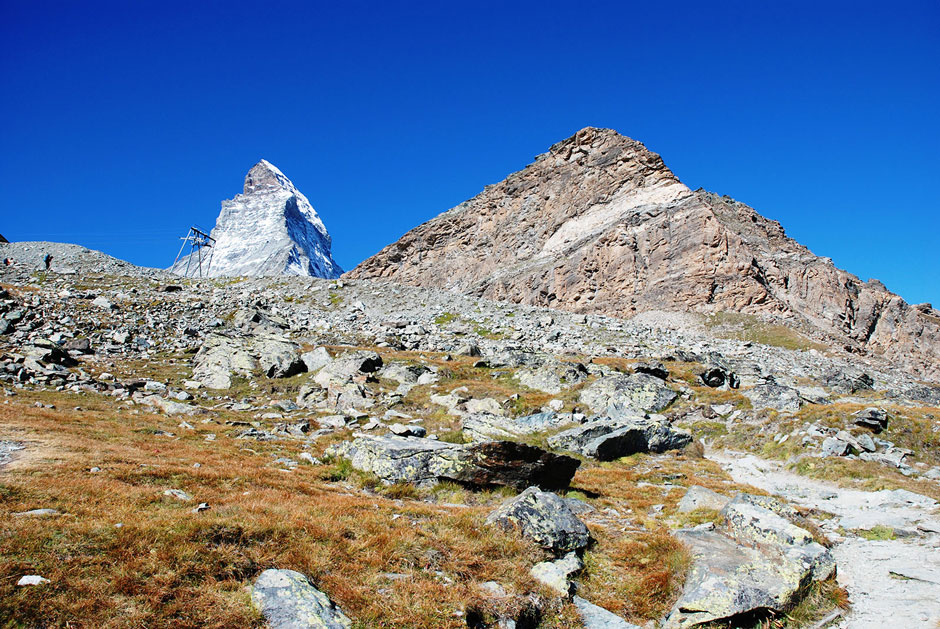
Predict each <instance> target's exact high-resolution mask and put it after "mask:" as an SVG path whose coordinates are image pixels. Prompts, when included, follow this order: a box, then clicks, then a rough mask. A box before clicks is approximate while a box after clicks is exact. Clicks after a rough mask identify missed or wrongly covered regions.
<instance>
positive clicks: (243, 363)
mask: <svg viewBox="0 0 940 629" xmlns="http://www.w3.org/2000/svg"><path fill="white" fill-rule="evenodd" d="M193 363H194V365H195V366H194V368H193V380H195V381H196V382H200V383H201V384H202V385H203V386H205V387H207V388H209V389H228V388H229V387H231V386H232V376H235V375H239V376H247V375H249V374H251V372H252V371H254V369H255V368H256V365H257V363H256V362H255V358H254V356H252V354H251V352H250V351H249V348H248V347H247V346H246V343H245V342H244V340H242V339H236V338H231V337H228V336H222V335H219V334H211V335H209V336H208V337H207V338H206V339H205V341H204V342H203V344H202V347H200V348H199V351H198V352H197V353H196V356H195V358H194V359H193Z"/></svg>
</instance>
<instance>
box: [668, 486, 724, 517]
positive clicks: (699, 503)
mask: <svg viewBox="0 0 940 629" xmlns="http://www.w3.org/2000/svg"><path fill="white" fill-rule="evenodd" d="M730 500H731V499H730V498H728V497H726V496H722V495H721V494H719V493H718V492H716V491H712V490H711V489H708V488H706V487H702V486H701V485H692V486H691V487H689V489H688V491H686V492H685V495H684V496H682V499H681V500H680V501H679V506H678V507H677V508H676V511H678V512H679V513H689V512H691V511H695V510H697V509H713V510H715V511H720V510H721V509H723V508H724V507H725V505H727V504H728V502H730Z"/></svg>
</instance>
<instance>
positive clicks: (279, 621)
mask: <svg viewBox="0 0 940 629" xmlns="http://www.w3.org/2000/svg"><path fill="white" fill-rule="evenodd" d="M251 600H252V602H253V603H254V604H255V606H256V607H257V608H258V609H259V610H260V611H261V613H262V614H263V615H264V618H265V620H266V621H267V623H268V627H270V629H349V627H351V626H352V621H351V620H350V619H349V618H348V617H347V616H346V615H345V614H344V613H343V612H342V611H341V610H340V609H339V608H337V607H336V605H335V604H334V603H333V602H332V601H331V600H330V599H329V597H328V596H327V595H326V594H324V593H323V592H321V591H320V590H318V589H317V588H315V587H313V585H311V584H310V581H308V580H307V577H305V576H304V575H302V574H300V573H299V572H295V571H293V570H274V569H271V570H265V571H264V572H262V573H261V574H260V575H258V578H257V579H255V583H254V586H253V587H252V588H251Z"/></svg>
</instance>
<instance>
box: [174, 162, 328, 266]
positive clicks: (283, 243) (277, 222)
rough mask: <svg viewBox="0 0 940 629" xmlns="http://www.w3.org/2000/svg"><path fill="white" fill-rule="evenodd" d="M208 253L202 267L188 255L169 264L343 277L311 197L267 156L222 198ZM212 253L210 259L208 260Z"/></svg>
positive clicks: (205, 254)
mask: <svg viewBox="0 0 940 629" xmlns="http://www.w3.org/2000/svg"><path fill="white" fill-rule="evenodd" d="M210 236H211V237H212V238H214V239H215V244H214V245H213V247H212V249H211V251H209V252H206V253H203V265H202V266H203V268H202V270H201V271H200V269H199V267H198V266H197V262H196V261H195V260H190V259H189V256H187V257H184V258H182V259H180V260H178V261H177V262H176V263H175V264H174V265H173V267H172V268H171V269H170V270H171V271H172V272H173V273H177V274H179V275H184V274H186V275H189V276H193V275H199V274H201V275H202V276H206V277H222V276H267V275H306V276H310V277H324V278H334V277H339V275H340V273H342V272H343V270H342V269H341V268H340V267H339V265H338V264H337V263H336V261H335V260H334V259H333V257H332V255H331V253H330V246H331V243H332V240H331V238H330V234H329V233H328V232H327V231H326V227H325V226H324V225H323V221H322V220H320V217H319V215H318V214H317V212H316V210H314V209H313V206H312V205H310V201H308V200H307V197H305V196H304V195H303V194H302V193H301V192H300V191H299V190H298V189H297V188H296V187H294V184H293V183H291V180H290V179H288V178H287V177H286V176H285V175H284V173H282V172H281V171H280V170H278V169H277V167H276V166H274V165H273V164H271V163H270V162H268V161H267V160H261V161H260V162H258V163H257V164H255V165H254V166H253V167H252V168H251V170H249V171H248V174H247V175H246V176H245V188H244V192H243V193H242V194H239V195H236V196H235V198H234V199H229V200H227V201H223V202H222V212H221V213H220V214H219V218H218V219H217V220H216V224H215V229H213V230H212V233H211V234H210ZM210 254H211V263H207V262H206V260H208V256H209V255H210Z"/></svg>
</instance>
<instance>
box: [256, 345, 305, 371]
mask: <svg viewBox="0 0 940 629" xmlns="http://www.w3.org/2000/svg"><path fill="white" fill-rule="evenodd" d="M253 347H254V351H255V354H256V355H257V356H258V366H259V368H260V369H261V373H263V374H264V375H265V376H267V377H268V378H289V377H290V376H295V375H297V374H299V373H304V372H305V371H307V365H306V363H305V362H304V360H303V359H302V358H301V357H300V346H299V345H297V343H294V342H293V341H291V340H289V339H287V338H285V337H283V336H274V335H263V336H258V337H256V338H255V339H254V340H253Z"/></svg>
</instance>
